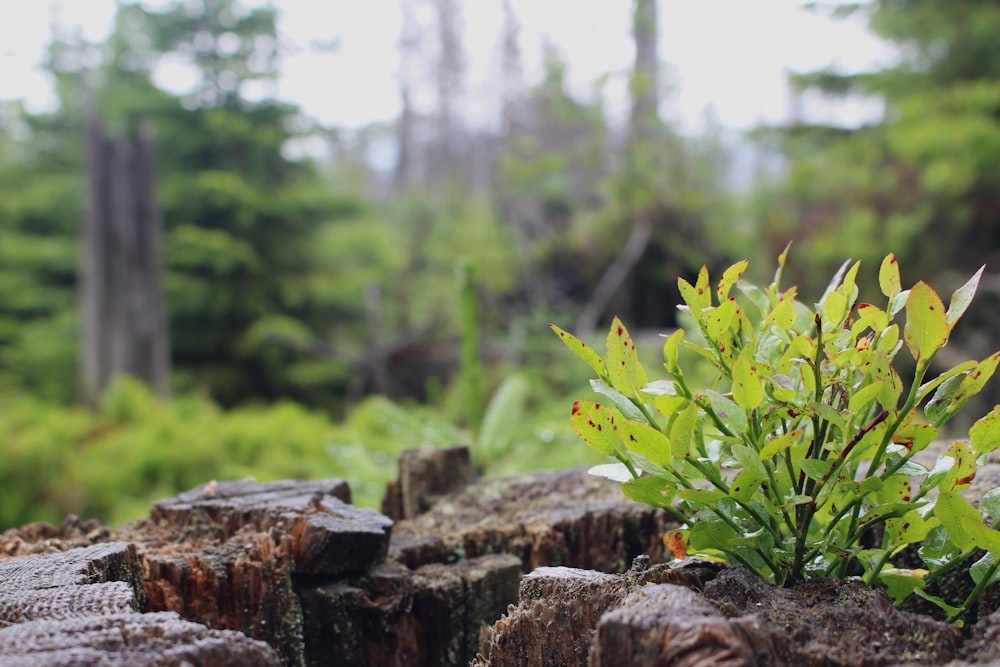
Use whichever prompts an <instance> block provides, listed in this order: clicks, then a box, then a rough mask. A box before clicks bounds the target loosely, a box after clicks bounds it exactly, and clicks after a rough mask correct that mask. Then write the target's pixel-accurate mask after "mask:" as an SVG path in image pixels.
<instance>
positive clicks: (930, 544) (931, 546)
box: [917, 517, 961, 569]
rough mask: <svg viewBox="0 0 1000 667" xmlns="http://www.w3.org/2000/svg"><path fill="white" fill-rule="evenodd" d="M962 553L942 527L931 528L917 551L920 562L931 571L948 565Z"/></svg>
mask: <svg viewBox="0 0 1000 667" xmlns="http://www.w3.org/2000/svg"><path fill="white" fill-rule="evenodd" d="M938 519H940V517H938ZM960 553H961V552H960V551H959V549H958V547H957V546H955V543H954V542H952V540H951V539H950V538H949V537H948V531H947V530H945V527H944V526H942V525H937V526H934V527H933V528H931V529H930V531H929V532H928V533H927V537H925V538H924V540H923V541H922V542H921V543H920V547H919V548H918V549H917V555H918V556H920V560H922V561H923V562H924V563H926V564H927V566H928V567H930V568H931V569H936V568H939V567H942V566H944V565H947V564H948V563H949V562H951V561H952V560H954V559H955V557H956V556H958V555H959V554H960Z"/></svg>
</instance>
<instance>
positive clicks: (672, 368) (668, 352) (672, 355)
mask: <svg viewBox="0 0 1000 667" xmlns="http://www.w3.org/2000/svg"><path fill="white" fill-rule="evenodd" d="M682 340H684V329H678V330H677V331H675V332H673V333H672V334H670V335H669V336H667V340H666V341H665V342H664V343H663V367H664V368H666V369H667V372H668V373H670V374H671V375H673V376H674V377H676V376H678V375H680V369H681V367H680V363H679V362H678V359H677V357H678V354H679V352H680V344H681V341H682Z"/></svg>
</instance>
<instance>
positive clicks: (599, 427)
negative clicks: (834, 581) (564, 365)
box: [552, 248, 1000, 621]
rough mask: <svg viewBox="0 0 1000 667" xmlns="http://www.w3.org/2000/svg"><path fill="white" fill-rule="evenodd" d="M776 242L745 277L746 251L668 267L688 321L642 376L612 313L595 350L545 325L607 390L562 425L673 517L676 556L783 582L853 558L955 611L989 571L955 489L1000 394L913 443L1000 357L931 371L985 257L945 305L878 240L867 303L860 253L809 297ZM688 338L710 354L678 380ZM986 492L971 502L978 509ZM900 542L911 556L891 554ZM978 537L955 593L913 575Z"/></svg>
mask: <svg viewBox="0 0 1000 667" xmlns="http://www.w3.org/2000/svg"><path fill="white" fill-rule="evenodd" d="M787 254H788V249H787V248H786V250H785V252H784V253H782V254H781V256H780V257H779V260H778V269H777V272H776V274H775V276H774V279H773V281H772V282H771V284H770V285H768V286H767V287H765V288H761V287H758V286H755V285H752V284H750V283H748V282H746V281H743V280H742V279H741V278H742V275H743V273H744V271H745V270H746V268H747V265H748V262H747V261H742V262H739V263H737V264H734V265H733V266H731V267H729V268H728V269H727V270H726V271H725V272H724V273H723V274H722V276H721V277H720V278H719V280H718V282H717V283H715V284H714V285H713V284H712V283H711V282H710V279H709V273H708V270H707V269H706V268H702V270H701V272H700V273H699V274H698V278H697V280H696V282H695V283H694V284H691V283H689V282H687V281H686V280H684V279H683V278H682V279H680V280H679V281H678V286H679V288H680V293H681V296H682V298H683V300H684V303H685V305H684V306H681V308H682V310H686V311H687V313H688V316H689V317H690V319H691V320H692V321H693V322H694V323H695V324H696V328H697V330H696V331H692V332H691V333H688V332H686V331H685V330H683V329H678V330H676V331H674V332H673V333H672V334H670V335H669V336H667V337H666V341H665V343H664V346H663V360H664V366H663V367H664V369H665V371H666V374H667V379H664V380H655V381H650V380H649V378H648V376H647V374H646V371H645V370H644V369H643V367H642V365H641V364H640V363H639V360H638V356H637V354H636V348H635V344H634V342H633V341H632V339H631V337H630V336H629V333H628V331H627V330H626V328H625V326H624V325H623V324H622V322H621V321H620V320H618V319H617V318H616V319H615V321H614V322H613V324H612V326H611V331H610V333H609V334H608V338H607V353H606V356H605V357H604V358H602V357H601V356H600V355H599V353H598V352H597V351H595V350H594V349H592V348H590V347H588V346H587V345H586V344H585V343H583V342H582V341H581V340H579V339H577V338H576V337H574V336H572V335H571V334H569V333H568V332H566V331H564V330H562V329H560V328H559V327H557V326H555V325H552V328H553V330H554V331H555V332H556V333H557V334H558V335H559V336H560V338H562V340H563V342H565V343H566V345H567V346H568V347H569V348H570V349H571V350H572V351H573V352H575V353H576V354H577V355H578V356H579V357H581V358H582V359H583V360H584V361H585V362H586V363H587V364H588V365H589V366H590V367H591V369H592V370H593V371H594V372H595V373H596V375H597V378H596V379H594V380H592V387H593V389H594V390H595V391H596V392H597V393H599V394H601V395H602V396H603V397H604V399H606V401H605V402H602V403H598V402H588V401H577V402H576V403H574V405H573V410H572V415H571V417H570V422H571V425H572V427H573V429H574V430H575V431H576V432H577V434H578V435H579V436H580V437H581V438H582V439H583V440H584V441H586V442H587V443H588V444H589V445H590V446H591V447H593V448H594V449H596V450H597V451H599V452H601V453H603V454H605V455H606V456H608V457H610V458H611V459H613V460H615V461H616V463H614V464H612V465H611V466H610V467H604V468H602V469H601V470H600V471H598V472H603V473H608V474H609V476H612V477H615V478H618V479H619V481H622V482H623V484H622V488H623V490H624V492H625V494H626V495H627V496H629V497H630V498H633V499H635V500H637V501H640V502H644V503H647V504H650V505H653V506H655V507H661V508H663V509H664V510H665V511H667V512H668V513H669V514H671V515H672V516H673V517H674V518H675V519H676V520H677V521H678V522H679V524H680V527H679V528H678V529H676V530H674V531H672V532H671V533H669V534H668V535H667V536H666V537H665V538H664V540H665V543H666V545H667V547H668V548H669V549H670V551H671V552H672V553H673V554H674V556H675V557H677V558H683V557H685V556H697V557H701V558H709V559H719V560H726V561H729V562H736V563H742V564H744V565H746V566H747V567H749V568H751V569H752V570H753V571H755V572H756V573H757V574H759V575H760V576H762V577H765V578H767V579H769V580H771V581H773V582H775V583H777V584H779V585H789V584H791V583H794V582H796V581H800V580H803V579H809V578H814V577H825V576H845V575H848V574H852V573H863V574H864V577H865V580H866V581H867V582H868V583H870V584H873V585H878V584H880V585H883V586H885V587H886V589H887V591H888V593H889V594H890V595H891V596H892V597H893V598H894V599H895V600H896V601H897V603H902V602H903V601H904V600H905V599H907V598H909V597H910V596H912V595H914V594H916V595H920V596H921V597H925V598H927V599H929V600H931V601H932V602H935V603H936V604H938V605H939V606H941V607H942V608H944V609H945V611H946V612H947V615H948V617H949V619H950V620H952V621H956V620H958V619H959V618H960V617H961V616H962V615H963V614H964V613H965V612H966V611H967V610H968V609H969V608H970V606H971V605H972V603H973V601H974V599H975V598H976V597H977V596H978V594H979V593H980V592H981V591H982V589H983V588H984V587H985V585H987V584H988V583H989V582H991V581H993V580H994V579H996V578H997V574H998V572H997V570H998V566H997V559H996V556H997V554H1000V533H998V532H997V531H995V530H993V528H992V527H991V526H990V525H989V523H990V522H987V521H986V520H984V518H983V516H982V514H981V513H980V510H979V509H976V508H975V507H974V506H973V505H971V504H970V503H969V502H968V501H967V500H966V499H965V498H963V496H962V495H961V493H960V492H961V491H963V490H964V489H967V488H968V487H969V485H970V484H971V482H972V480H973V479H974V477H975V475H976V471H977V466H978V465H979V464H980V463H982V462H983V461H984V459H985V457H986V455H987V454H989V453H990V452H992V451H993V450H994V449H996V448H997V447H998V446H1000V406H998V407H996V408H994V410H993V411H992V412H990V413H989V414H988V415H987V416H985V417H983V418H982V419H980V420H979V421H977V422H975V424H974V425H973V427H972V429H971V431H970V433H969V438H968V440H957V441H954V442H952V443H950V444H949V445H948V446H947V448H946V449H945V450H944V452H943V453H942V454H941V455H940V456H938V457H937V458H936V461H935V462H934V463H933V464H932V465H930V467H928V465H926V463H929V461H928V457H927V456H926V453H925V454H924V455H921V452H923V451H924V450H925V449H926V448H927V447H928V446H929V445H930V444H931V443H932V442H933V441H934V440H935V439H936V438H937V437H938V432H939V429H940V428H941V427H942V426H944V425H945V424H946V423H947V422H948V421H949V420H950V419H951V418H952V417H953V416H954V415H955V414H956V413H957V412H958V411H959V410H960V409H961V408H962V407H963V406H964V405H965V403H966V402H967V401H968V400H969V398H970V397H971V396H973V395H975V394H976V393H978V392H979V391H980V390H981V389H982V388H983V386H984V385H985V383H986V382H987V380H988V379H989V378H990V377H991V376H992V375H993V373H994V371H995V370H996V367H997V364H998V363H1000V352H997V353H995V354H993V355H992V356H990V357H988V358H986V359H984V360H982V361H968V362H965V363H961V364H959V365H958V366H955V367H954V368H951V369H948V370H946V371H944V372H942V373H940V374H937V375H933V374H932V373H931V362H932V361H933V360H934V358H935V356H936V355H937V353H938V352H939V351H940V350H941V349H942V348H943V347H944V346H945V345H946V344H947V342H948V338H949V336H950V334H951V331H952V329H953V328H954V326H955V324H956V322H957V321H958V320H959V318H960V317H961V316H962V314H963V313H964V312H965V311H966V309H967V308H968V307H969V304H970V302H971V300H972V298H973V296H974V294H975V292H976V289H977V287H978V284H979V281H980V278H981V276H982V273H983V269H980V270H979V272H977V273H976V274H975V275H974V276H973V277H972V278H971V279H970V280H969V281H968V282H966V283H965V284H964V285H963V286H962V287H961V288H959V289H958V290H957V291H955V293H954V294H953V295H952V297H951V300H950V302H949V305H948V307H947V308H946V307H945V306H944V304H943V302H942V300H941V298H940V297H939V296H938V294H937V293H936V292H935V291H934V290H933V288H931V287H930V286H929V285H927V284H926V283H924V282H918V283H917V284H916V285H914V286H913V287H912V288H910V289H908V290H903V289H902V287H901V282H900V274H899V267H898V264H897V261H896V258H895V256H894V255H891V254H890V255H889V256H887V257H886V258H885V259H884V261H883V262H882V264H881V267H880V269H879V274H878V284H879V287H880V288H881V292H882V294H883V295H884V296H885V298H886V302H885V305H884V306H881V307H880V306H878V305H875V304H871V303H858V302H857V301H858V292H859V290H858V285H857V276H858V270H859V266H860V262H856V263H854V264H853V265H852V264H850V263H849V262H846V263H844V265H843V266H842V267H841V269H840V270H839V271H838V272H837V274H836V276H835V277H834V279H833V280H832V281H831V283H830V285H829V287H828V288H827V290H826V292H825V293H824V294H823V297H822V298H821V299H820V301H819V302H818V303H816V304H815V306H814V307H809V306H807V305H806V304H804V303H802V302H801V301H799V300H798V299H797V298H796V297H797V290H796V289H795V288H794V287H792V288H789V289H784V290H783V289H782V288H781V287H780V280H781V273H782V268H783V267H784V263H785V258H786V256H787ZM899 319H902V320H903V322H902V327H901V326H900V323H898V322H897V320H899ZM903 347H906V349H907V350H908V351H909V353H910V354H911V355H912V357H913V359H914V360H915V367H914V370H913V374H912V377H911V378H908V379H907V380H906V381H904V379H903V378H902V377H901V375H900V373H899V371H898V370H897V368H896V367H895V366H894V359H895V357H896V355H897V353H898V352H899V351H900V350H901V349H902V348H903ZM689 355H697V356H698V357H701V358H703V359H704V360H707V361H708V362H709V363H710V364H711V365H712V366H714V368H715V369H716V371H717V373H716V377H715V379H714V382H713V383H712V384H711V386H709V387H706V388H696V387H693V386H691V385H690V384H689V381H688V377H689V375H688V372H687V371H686V366H687V365H688V364H687V359H688V356H689ZM998 499H1000V492H998V493H994V492H991V493H990V494H987V496H986V497H985V498H984V499H983V501H982V504H981V509H982V510H983V511H985V512H986V513H987V514H988V515H989V517H990V518H991V519H992V518H996V516H998V515H1000V500H998ZM911 546H912V547H914V548H917V549H918V553H919V555H920V557H921V558H922V560H923V565H924V566H923V567H921V568H907V567H903V566H902V565H901V564H897V563H896V562H895V561H896V560H898V556H899V554H900V552H902V551H903V550H904V549H907V547H911ZM984 552H985V555H983V556H982V557H981V558H980V559H979V560H978V561H977V562H976V564H975V565H973V567H972V568H971V570H970V573H971V575H972V577H973V579H974V580H975V583H976V586H975V589H974V590H973V594H972V595H970V596H969V599H968V600H966V601H965V602H964V603H963V604H961V606H958V607H952V606H950V605H949V604H948V603H946V602H945V601H944V600H941V599H939V598H936V597H934V596H932V595H930V594H929V593H927V592H926V590H925V589H926V588H927V586H928V585H929V584H930V583H931V582H932V581H934V580H935V579H936V578H938V577H939V576H941V575H942V574H944V573H945V572H947V571H949V570H952V569H954V568H955V567H956V566H958V565H960V564H962V563H966V562H967V561H968V560H969V559H970V557H972V556H973V555H974V554H980V555H981V554H983V553H984ZM897 565H898V566H897Z"/></svg>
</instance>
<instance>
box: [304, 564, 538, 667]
mask: <svg viewBox="0 0 1000 667" xmlns="http://www.w3.org/2000/svg"><path fill="white" fill-rule="evenodd" d="M520 569H521V562H520V560H519V559H518V558H516V557H514V556H510V555H500V554H498V555H487V556H482V557H479V558H473V559H470V560H467V561H462V562H459V563H454V564H431V565H425V566H423V567H420V568H417V569H416V570H413V571H411V570H409V569H407V568H406V567H404V566H402V565H401V564H399V563H392V562H388V563H385V564H383V565H380V566H378V567H377V568H375V569H374V570H372V571H371V572H369V573H368V574H367V575H366V576H364V577H358V578H348V579H342V580H339V581H336V582H333V583H329V584H325V585H307V586H303V587H301V588H300V589H299V592H300V595H301V596H302V606H303V611H304V614H305V638H306V647H307V649H306V650H307V654H308V662H309V664H312V665H322V664H329V662H330V661H331V660H333V659H334V658H335V661H336V663H337V664H338V665H345V666H349V665H358V666H360V667H363V666H367V665H380V666H387V667H391V666H396V665H427V666H437V665H466V664H468V662H469V659H470V658H471V657H472V656H473V655H475V652H476V648H477V646H478V643H479V633H480V628H481V626H482V625H483V624H484V623H492V622H493V621H494V620H496V619H497V618H498V617H499V616H500V614H502V613H503V610H504V609H505V608H506V607H507V605H508V604H509V603H510V602H511V601H512V600H514V599H515V597H516V591H517V581H518V576H519V574H520Z"/></svg>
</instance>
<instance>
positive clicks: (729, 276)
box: [716, 259, 750, 303]
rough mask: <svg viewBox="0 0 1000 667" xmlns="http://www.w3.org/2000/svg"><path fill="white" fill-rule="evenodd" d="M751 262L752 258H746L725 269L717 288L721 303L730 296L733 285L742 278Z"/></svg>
mask: <svg viewBox="0 0 1000 667" xmlns="http://www.w3.org/2000/svg"><path fill="white" fill-rule="evenodd" d="M749 264H750V260H749V259H744V260H743V261H740V262H737V263H735V264H733V265H732V266H730V267H729V268H728V269H726V270H725V271H723V273H722V277H721V278H719V285H718V287H717V289H716V292H717V293H718V295H719V303H722V302H723V301H725V300H726V299H727V298H728V297H729V292H730V290H732V288H733V285H735V284H736V282H737V281H738V280H739V279H740V277H741V276H742V275H743V272H744V271H746V270H747V266H748V265H749Z"/></svg>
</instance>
